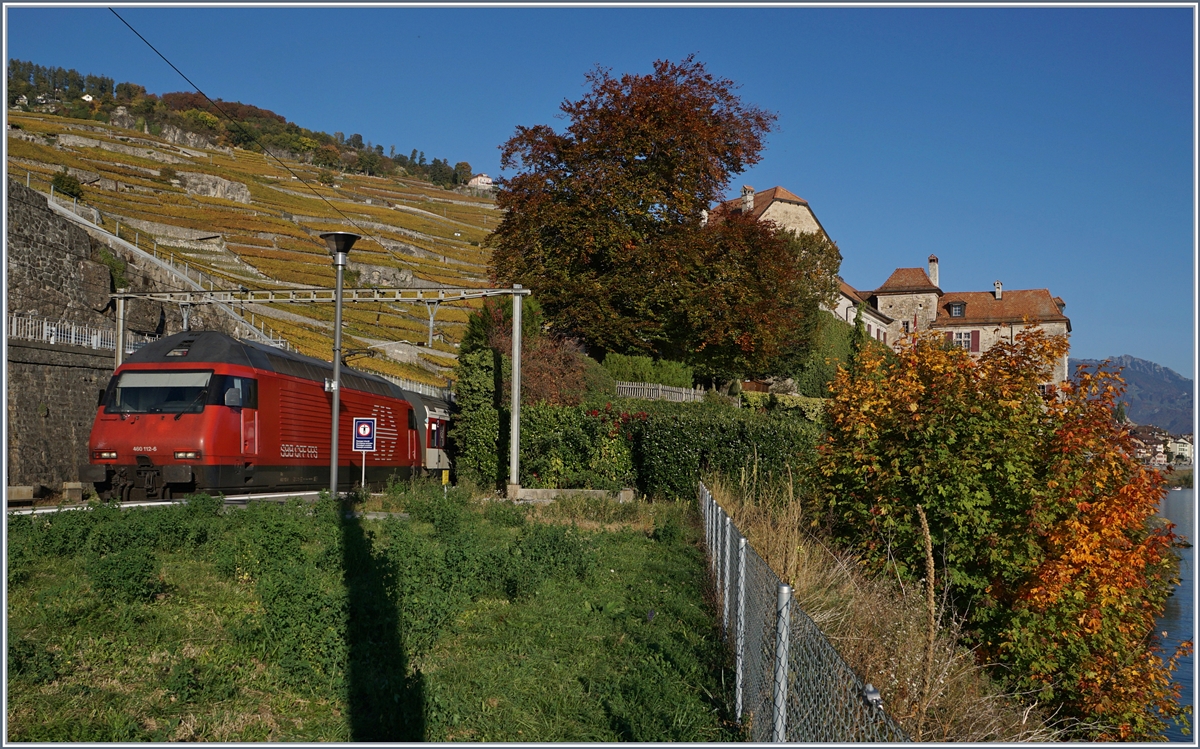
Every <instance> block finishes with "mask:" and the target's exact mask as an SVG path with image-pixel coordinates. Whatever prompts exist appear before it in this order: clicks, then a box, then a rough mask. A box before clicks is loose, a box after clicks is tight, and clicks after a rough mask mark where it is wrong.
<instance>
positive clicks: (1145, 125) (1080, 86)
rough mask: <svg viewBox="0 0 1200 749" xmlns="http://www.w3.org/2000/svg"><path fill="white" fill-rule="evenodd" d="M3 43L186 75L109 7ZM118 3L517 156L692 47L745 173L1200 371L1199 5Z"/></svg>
mask: <svg viewBox="0 0 1200 749" xmlns="http://www.w3.org/2000/svg"><path fill="white" fill-rule="evenodd" d="M6 12H7V17H6V24H5V28H6V44H7V55H8V57H9V58H14V57H15V58H18V59H23V60H31V61H33V62H36V63H39V64H42V65H48V66H61V67H65V68H75V69H77V70H79V71H80V72H81V73H96V74H103V75H107V76H110V77H112V78H115V79H116V80H117V81H118V82H120V81H133V82H136V83H141V84H142V85H144V86H146V88H147V89H148V90H150V91H152V92H154V93H160V94H161V93H164V92H168V91H180V90H187V88H188V87H187V84H186V82H184V81H183V80H182V79H181V78H179V76H178V75H177V74H176V73H175V72H174V71H172V70H171V69H170V68H169V67H168V66H167V65H166V64H165V63H163V62H162V61H161V60H160V59H159V58H158V57H157V56H156V55H155V54H154V53H153V52H152V51H150V50H149V49H148V48H147V47H146V46H145V45H144V44H143V43H142V42H141V41H139V40H138V39H137V38H136V37H135V36H134V35H133V34H132V33H131V32H129V31H128V30H127V29H126V28H125V27H124V26H123V25H122V24H121V22H120V21H118V20H117V18H116V17H115V16H113V15H112V13H110V12H109V11H108V10H107V9H105V8H103V7H97V8H53V7H51V8H24V7H16V6H12V5H9V6H7V7H6ZM118 12H119V13H121V14H122V16H123V17H124V18H125V19H126V20H127V21H129V23H130V24H132V25H133V26H134V27H135V28H136V29H137V30H138V31H139V32H141V33H142V35H143V36H145V37H146V38H147V39H148V40H150V41H151V42H152V43H153V44H154V45H155V46H157V47H158V48H159V50H160V51H161V52H163V54H165V55H166V56H167V57H168V58H169V59H170V60H171V61H172V62H173V63H175V65H176V66H177V67H179V68H180V70H182V71H183V72H184V73H186V74H187V75H188V77H189V78H191V79H192V80H193V81H194V82H195V83H196V84H197V85H199V86H200V87H201V88H202V89H203V90H204V91H205V93H207V94H208V95H209V96H212V97H213V98H221V99H225V100H227V101H242V102H246V103H250V104H255V105H257V106H260V107H264V108H267V109H270V110H273V111H275V112H277V113H278V114H281V115H283V116H284V117H286V118H287V119H288V120H290V121H292V122H295V123H296V124H298V125H301V126H303V127H307V128H311V129H314V130H325V131H327V132H330V133H332V132H334V131H341V132H343V133H345V134H346V135H347V136H348V135H350V134H351V133H360V134H361V135H362V136H363V138H364V139H365V140H370V141H372V142H374V143H380V144H383V145H384V147H385V149H386V148H388V147H389V146H392V145H394V146H395V147H396V150H397V151H399V152H402V153H405V154H407V153H409V152H410V151H411V150H412V149H414V148H415V149H418V150H421V151H424V152H425V154H426V156H427V158H428V159H430V160H432V159H433V158H435V157H436V158H444V159H449V160H450V162H451V163H454V162H457V161H468V162H470V163H471V165H472V166H473V167H474V170H475V171H476V172H480V171H482V172H487V173H489V174H493V175H496V174H498V173H499V151H498V148H497V147H498V146H499V145H500V144H501V143H503V142H504V140H506V139H507V138H508V137H510V136H511V135H512V133H513V131H514V129H515V128H516V126H518V125H535V124H549V125H552V126H554V127H557V128H561V127H562V126H563V122H562V121H561V120H559V119H556V115H557V114H558V106H559V104H560V103H561V102H562V101H563V100H564V99H567V98H572V99H574V98H578V97H579V96H580V95H582V93H583V91H584V88H583V85H584V76H585V74H586V73H587V71H588V70H590V69H591V68H593V67H595V66H596V65H601V66H604V67H607V68H611V69H612V71H613V72H614V73H615V74H621V73H625V72H633V73H646V72H649V70H650V68H651V63H652V62H653V61H654V60H655V59H671V60H680V59H682V58H683V57H685V56H687V55H688V54H692V53H695V54H696V57H697V59H699V60H701V61H703V62H704V63H705V64H706V65H707V66H708V69H709V71H710V72H711V73H713V74H714V75H717V76H720V77H725V78H729V79H732V80H734V81H736V82H737V83H739V84H741V88H740V90H739V91H740V94H741V96H742V97H743V99H744V100H745V101H746V102H748V103H751V104H754V105H757V106H760V107H762V108H764V109H768V110H771V111H774V112H776V113H777V114H778V116H779V119H778V123H777V128H776V131H775V132H773V133H772V134H771V135H770V136H769V138H768V142H767V148H766V150H765V152H764V153H763V159H762V161H761V162H760V163H759V164H758V165H757V166H755V167H754V168H753V169H751V170H749V171H748V172H746V173H744V174H742V175H739V176H738V177H735V179H734V181H733V182H732V183H731V184H730V186H729V195H730V196H731V197H732V196H733V195H734V194H736V193H737V192H738V191H739V190H740V187H741V185H743V184H749V185H752V186H754V187H755V188H756V189H759V190H762V189H766V188H769V187H773V186H775V185H781V186H783V187H785V188H787V189H788V190H791V191H792V192H794V193H796V194H797V195H800V196H801V197H803V198H805V199H807V200H808V201H809V203H810V205H811V207H812V208H813V210H814V211H815V212H816V214H817V216H818V218H819V219H820V220H821V222H822V224H823V225H824V226H825V228H826V230H827V231H828V232H829V233H830V235H831V236H832V237H833V238H834V240H836V241H837V242H838V244H839V246H840V248H841V251H842V256H843V258H844V259H843V265H842V276H843V277H844V278H845V279H846V281H847V282H849V283H850V284H851V285H853V286H855V287H856V288H860V289H871V288H875V287H876V286H879V285H880V284H882V283H883V281H884V280H885V279H886V278H887V276H888V275H889V274H890V272H891V271H892V270H893V269H895V268H897V267H914V266H923V265H924V264H925V258H926V257H928V256H929V255H930V254H931V253H932V254H936V255H937V256H938V257H939V258H940V260H941V279H940V281H941V286H942V288H943V289H944V290H946V291H988V290H991V288H992V282H993V281H995V280H997V279H998V280H1000V281H1002V282H1003V283H1004V286H1005V288H1008V289H1022V288H1043V287H1044V288H1049V289H1050V290H1051V291H1052V292H1053V293H1054V294H1056V295H1058V296H1061V297H1063V299H1064V300H1066V302H1067V308H1066V312H1067V314H1068V316H1070V317H1071V320H1072V325H1073V329H1074V332H1073V333H1072V338H1071V345H1072V351H1071V353H1072V356H1076V357H1081V358H1104V357H1108V356H1119V355H1122V354H1131V355H1133V356H1136V357H1140V358H1143V359H1149V360H1151V361H1155V362H1158V363H1159V364H1163V365H1165V366H1168V367H1170V368H1171V369H1174V370H1175V371H1177V372H1179V373H1180V374H1183V375H1184V376H1187V377H1194V371H1195V368H1194V358H1195V312H1194V307H1195V296H1196V295H1195V230H1194V227H1195V205H1196V193H1195V153H1194V148H1193V139H1194V111H1195V102H1194V92H1195V81H1194V59H1195V57H1194V38H1193V35H1194V26H1195V19H1194V17H1193V10H1192V9H1191V8H1186V7H1174V8H1049V7H1031V8H904V7H890V8H815V7H769V8H747V7H725V8H702V7H673V8H638V7H625V8H611V7H610V8H580V7H557V8H555V7H540V8H515V7H510V8H504V7H496V8H486V9H480V8H451V7H433V8H429V7H426V8H417V7H359V8H353V9H343V8H286V7H282V8H236V7H235V8H228V7H227V8H216V7H191V8H173V7H160V8H152V7H126V8H118Z"/></svg>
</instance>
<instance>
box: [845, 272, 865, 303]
mask: <svg viewBox="0 0 1200 749" xmlns="http://www.w3.org/2000/svg"><path fill="white" fill-rule="evenodd" d="M838 288H840V289H841V290H842V293H843V294H845V295H846V296H848V297H850V299H852V300H853V301H854V302H855V303H856V304H857V303H858V302H865V301H867V300H866V299H863V297H862V295H861V294H859V293H858V292H857V291H856V290H855V289H854V287H853V286H851V285H850V284H848V283H846V282H845V281H843V280H842V278H841V276H838Z"/></svg>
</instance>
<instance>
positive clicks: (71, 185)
mask: <svg viewBox="0 0 1200 749" xmlns="http://www.w3.org/2000/svg"><path fill="white" fill-rule="evenodd" d="M50 184H51V186H53V187H54V189H55V190H57V191H58V192H59V193H60V194H62V195H66V196H67V197H68V198H82V197H83V185H81V184H79V180H78V179H76V178H75V177H73V176H71V175H70V174H68V173H67V169H66V167H63V170H62V171H61V172H59V173H58V174H56V175H54V179H52V180H50Z"/></svg>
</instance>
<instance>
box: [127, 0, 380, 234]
mask: <svg viewBox="0 0 1200 749" xmlns="http://www.w3.org/2000/svg"><path fill="white" fill-rule="evenodd" d="M108 10H109V12H111V13H112V14H113V15H114V16H116V17H117V19H118V20H119V21H120V22H121V23H123V24H125V26H126V28H128V29H129V30H130V31H132V32H133V33H134V35H135V36H136V37H137V38H138V39H141V40H142V42H143V43H144V44H145V45H146V46H147V47H149V48H150V49H151V51H153V52H154V54H156V55H158V56H159V57H160V58H161V59H162V61H163V62H165V63H166V64H167V65H169V66H170V67H171V69H172V70H174V71H175V72H176V73H178V74H179V77H181V78H183V80H185V81H187V83H188V85H189V86H191V87H192V88H194V89H195V90H196V93H198V94H200V95H201V96H203V97H204V98H205V100H206V101H207V102H208V103H209V104H211V105H212V107H213V109H215V110H217V112H219V113H220V114H221V116H222V117H224V118H225V119H226V120H228V121H229V122H231V123H233V125H234V126H235V127H237V129H238V131H239V132H241V133H242V134H243V135H245V136H246V137H248V138H249V139H250V140H251V141H252V142H253V143H254V144H255V145H256V146H258V147H259V148H260V149H262V152H263V153H264V154H266V155H267V156H269V157H271V158H272V159H275V161H276V162H278V163H279V165H280V166H281V167H283V168H284V169H285V170H287V172H288V174H290V175H292V177H294V178H295V179H297V180H299V182H300V184H302V185H304V186H305V187H307V188H308V189H309V190H311V191H312V193H313V195H316V196H317V197H318V198H320V200H321V202H322V203H324V204H325V205H327V206H329V208H330V210H332V211H333V212H334V213H336V214H338V215H339V216H341V217H342V218H343V219H345V220H346V221H347V222H349V223H350V225H351V226H353V227H354V228H355V229H358V231H359V232H360V233H361V234H363V235H364V236H367V237H369V238H370V239H372V240H374V241H375V242H376V243H378V244H379V246H380V247H382V248H383V249H384V250H385V251H386V252H387V253H388V254H392V255H394V253H393V252H392V250H391V249H390V248H388V246H387V245H385V244H384V243H383V240H381V239H380V238H379V237H378V236H377V235H375V234H373V233H371V232H368V231H367V230H366V229H363V228H362V227H361V226H359V225H358V223H357V222H356V221H355V220H354V219H352V218H350V217H349V216H347V215H346V214H345V213H343V212H342V211H341V209H339V208H338V207H337V206H335V205H334V204H333V203H330V202H329V201H328V200H327V199H326V198H325V196H323V195H321V193H320V192H318V191H317V189H316V188H315V187H313V186H312V185H310V184H309V183H308V181H307V180H305V179H304V178H303V177H301V176H300V175H298V174H296V172H294V171H292V168H291V167H289V166H288V165H287V164H286V163H284V161H283V159H281V158H279V157H278V156H276V155H275V154H274V153H272V152H271V151H270V150H269V149H268V148H267V147H266V146H264V145H263V144H262V143H260V142H259V140H258V138H256V137H254V134H253V133H251V132H250V131H249V130H247V129H246V128H244V127H242V125H241V123H239V122H238V121H237V120H235V119H233V117H231V116H229V115H228V114H227V113H226V112H225V110H224V109H221V107H220V106H219V105H218V104H217V103H216V102H215V101H213V99H212V97H210V96H209V95H208V94H206V93H204V91H202V90H201V89H200V87H199V86H197V85H196V84H195V83H193V82H192V79H190V78H188V77H187V76H186V75H184V73H183V71H182V70H180V69H179V68H177V67H176V66H175V63H173V62H171V61H170V60H168V59H167V57H166V55H164V54H163V53H162V52H159V51H158V48H157V47H155V46H154V45H153V44H151V43H150V41H149V40H148V39H146V37H144V36H142V35H141V33H140V32H139V31H138V30H137V29H135V28H134V27H133V26H132V25H131V24H130V23H129V22H128V21H126V20H125V19H124V18H122V17H121V14H120V13H118V12H117V11H115V10H113V9H112V8H111V7H110V8H109V9H108ZM314 243H316V241H315V240H314ZM317 244H319V243H317Z"/></svg>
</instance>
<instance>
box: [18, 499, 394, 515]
mask: <svg viewBox="0 0 1200 749" xmlns="http://www.w3.org/2000/svg"><path fill="white" fill-rule="evenodd" d="M320 495H321V493H320V492H278V493H274V494H231V495H227V496H225V497H223V500H224V502H225V506H226V507H245V506H246V504H247V503H249V502H250V501H251V500H254V501H258V502H286V501H287V500H289V499H293V498H295V499H302V500H304V501H306V502H315V501H316V500H317V499H318V497H320ZM372 496H383V495H381V494H379V495H372ZM186 503H187V501H186V500H185V499H171V500H165V501H156V502H123V503H121V504H119V505H118V506H119V507H120V508H121V509H122V510H125V509H130V508H133V507H167V506H170V505H181V504H186ZM86 509H88V505H58V506H55V507H9V508H8V514H9V515H45V514H48V513H52V512H60V511H62V512H66V511H70V510H86ZM353 515H354V516H355V517H363V518H367V519H370V520H379V519H382V518H388V517H400V518H406V517H408V513H406V512H355V513H353Z"/></svg>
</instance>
